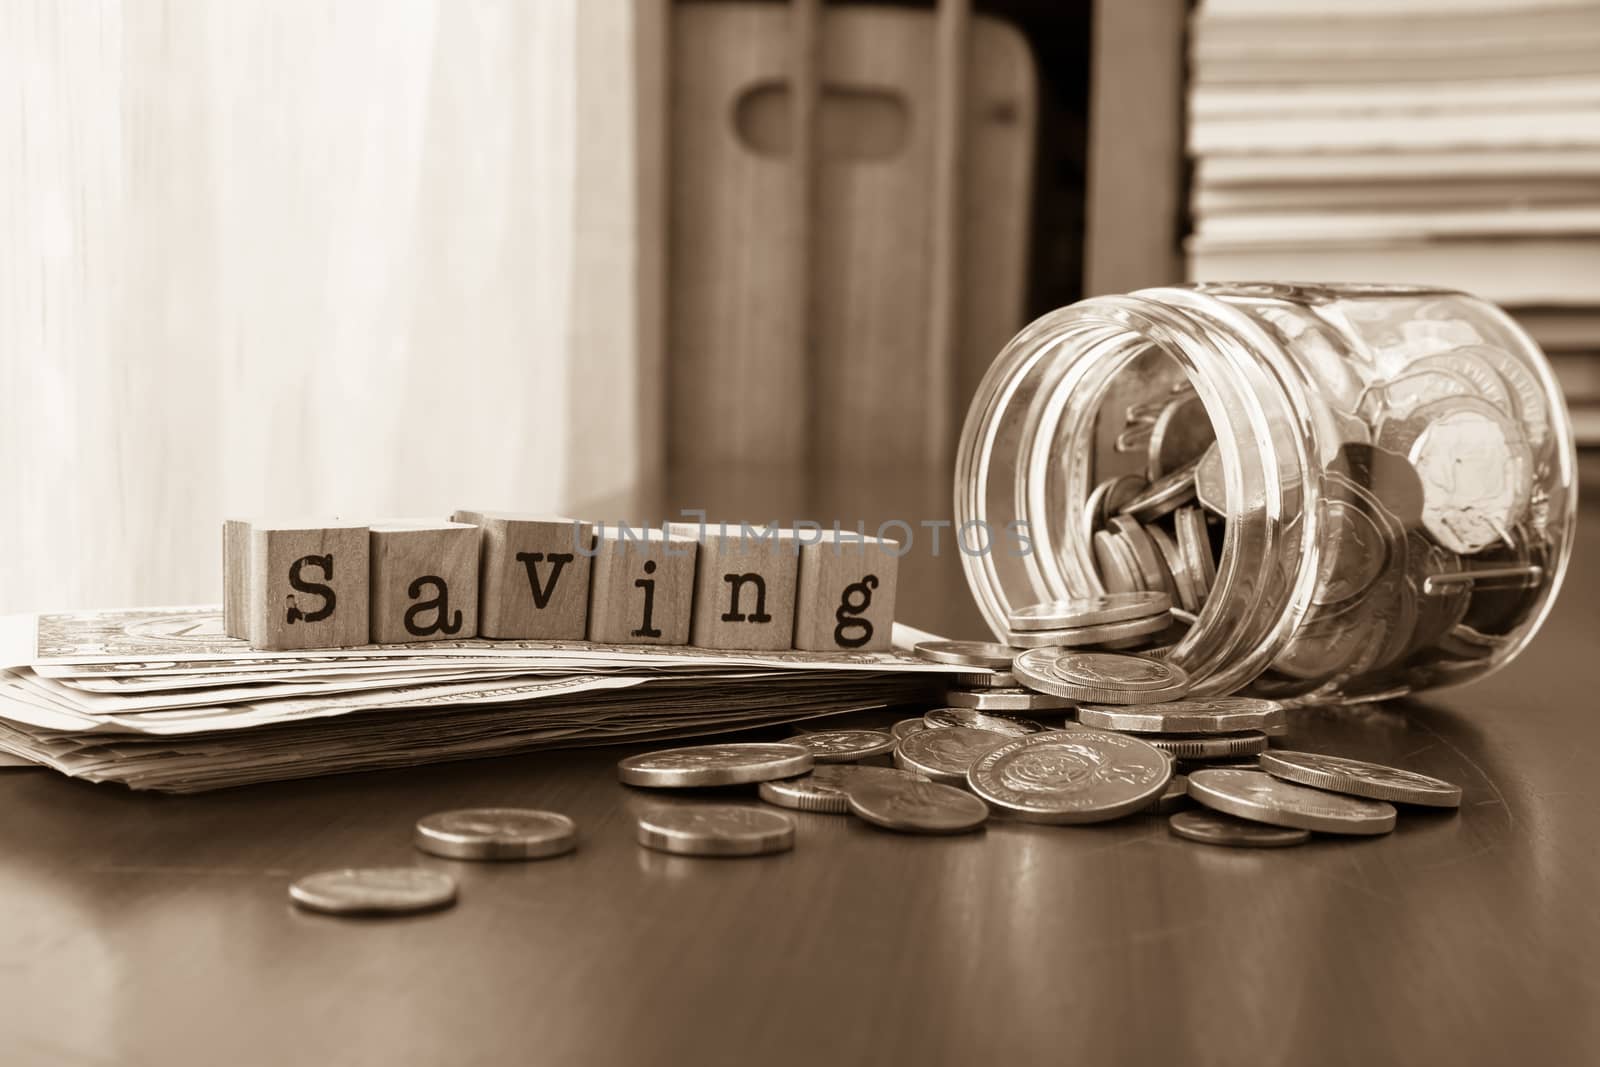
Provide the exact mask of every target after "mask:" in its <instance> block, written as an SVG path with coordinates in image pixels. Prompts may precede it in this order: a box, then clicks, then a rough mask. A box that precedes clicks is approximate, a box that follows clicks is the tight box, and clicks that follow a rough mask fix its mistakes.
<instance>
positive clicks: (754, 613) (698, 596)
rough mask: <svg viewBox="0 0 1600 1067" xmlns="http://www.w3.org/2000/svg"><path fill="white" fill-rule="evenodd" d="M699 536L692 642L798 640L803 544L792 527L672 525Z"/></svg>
mask: <svg viewBox="0 0 1600 1067" xmlns="http://www.w3.org/2000/svg"><path fill="white" fill-rule="evenodd" d="M680 530H681V531H682V532H683V533H685V534H686V535H688V536H695V535H697V534H698V535H700V536H699V541H700V558H699V561H698V562H697V563H696V565H695V579H694V614H693V618H692V620H691V622H690V626H689V643H690V644H691V645H698V646H699V647H701V648H743V649H754V650H758V651H765V652H773V651H777V650H778V649H787V648H789V647H790V642H792V641H793V640H794V590H795V581H796V579H797V578H798V577H799V573H800V546H799V543H798V542H797V541H796V540H795V536H794V531H792V530H780V529H777V528H775V527H774V528H764V527H755V528H752V527H738V526H732V527H729V526H707V527H706V528H705V530H704V533H703V534H701V529H700V527H699V526H690V525H687V524H685V525H683V526H674V527H673V533H678V532H679V531H680Z"/></svg>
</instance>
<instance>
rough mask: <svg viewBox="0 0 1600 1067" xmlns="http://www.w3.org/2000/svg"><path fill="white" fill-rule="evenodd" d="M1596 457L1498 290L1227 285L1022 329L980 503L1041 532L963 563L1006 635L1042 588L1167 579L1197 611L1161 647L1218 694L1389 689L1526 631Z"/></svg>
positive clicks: (987, 395)
mask: <svg viewBox="0 0 1600 1067" xmlns="http://www.w3.org/2000/svg"><path fill="white" fill-rule="evenodd" d="M1575 465H1576V457H1575V454H1574V451H1573V441H1572V430H1571V425H1570V423H1569V421H1568V418H1567V413H1566V409H1565V407H1564V405H1563V403H1562V399H1561V394H1560V392H1559V390H1558V389H1557V387H1556V385H1555V382H1554V379H1553V378H1552V376H1551V373H1550V369H1549V366H1548V365H1547V363H1546V362H1545V359H1544V356H1543V354H1542V353H1541V352H1540V351H1539V348H1538V346H1537V345H1535V344H1534V343H1533V341H1532V340H1531V339H1530V338H1529V337H1528V335H1527V334H1526V333H1524V332H1523V331H1522V330H1521V329H1520V328H1519V327H1518V326H1517V325H1516V324H1515V323H1514V322H1513V321H1512V320H1511V319H1510V318H1509V317H1508V316H1507V315H1506V314H1505V313H1504V312H1503V311H1501V310H1499V309H1498V308H1496V307H1494V306H1492V305H1490V304H1488V303H1486V302H1484V301H1482V300H1478V299H1476V298H1474V297H1471V296H1468V295H1466V294H1463V293H1457V292H1450V291H1443V290H1431V289H1415V288H1402V287H1393V286H1352V285H1340V286H1320V285H1285V284H1201V285H1194V286H1181V287H1172V288H1160V289H1145V290H1141V291H1139V292H1136V293H1132V294H1130V295H1127V296H1110V297H1096V298H1094V299H1090V300H1084V301H1081V302H1079V303H1077V304H1073V305H1071V306H1070V307H1066V308H1061V309H1059V310H1057V311H1054V312H1051V313H1050V314H1048V315H1046V316H1044V317H1043V318H1041V319H1039V320H1037V321H1036V322H1034V323H1032V324H1031V325H1029V326H1028V327H1027V328H1025V329H1024V330H1023V331H1022V332H1021V333H1020V334H1018V335H1017V336H1016V337H1015V338H1014V339H1013V340H1012V341H1011V343H1010V344H1009V345H1007V346H1006V348H1005V350H1004V351H1003V352H1001V353H1000V356H999V357H998V358H997V359H996V360H995V363H994V365H993V366H992V367H991V368H990V370H989V373H988V375H987V376H986V377H985V379H984V381H983V384H982V385H981V386H980V387H979V390H978V394H977V396H976V398H975V399H974V401H973V404H972V408H971V410H970V412H969V413H968V416H967V421H966V426H965V428H964V430H963V432H962V436H961V447H960V453H959V456H958V458H957V462H956V473H955V512H956V522H957V528H958V529H960V530H963V531H966V530H971V529H973V528H976V527H977V524H987V525H988V526H989V527H990V528H993V527H999V526H1003V525H1005V524H1007V523H1018V524H1025V528H1026V530H1027V538H1028V542H1029V543H1028V544H1027V545H1026V546H1025V547H1024V548H1023V549H1021V550H1018V551H1006V550H1004V549H1002V548H998V547H996V548H994V549H992V550H989V551H986V552H983V553H982V554H979V553H977V552H973V551H965V552H963V553H962V562H963V565H964V566H965V568H966V573H967V580H968V584H969V585H970V586H971V588H972V592H973V595H974V596H975V597H976V599H977V602H978V605H979V608H980V609H981V610H982V612H983V615H984V617H985V619H986V620H987V622H988V624H989V626H990V628H991V629H992V630H993V631H994V633H995V635H996V637H997V639H998V640H1002V641H1005V640H1007V639H1008V634H1009V628H1008V620H1009V617H1010V614H1011V612H1012V611H1013V610H1015V609H1017V608H1020V607H1023V606H1026V605H1029V604H1034V603H1039V602H1048V601H1055V600H1061V599H1064V598H1068V597H1077V596H1087V595H1093V594H1096V593H1100V592H1104V591H1108V590H1111V591H1118V590H1124V589H1128V588H1152V589H1162V588H1165V589H1166V590H1167V591H1168V592H1169V593H1170V594H1172V599H1173V601H1174V602H1175V604H1177V605H1178V609H1177V610H1176V611H1174V613H1173V614H1174V616H1175V618H1176V619H1178V620H1180V622H1179V623H1178V624H1175V626H1174V628H1173V629H1172V631H1171V633H1170V634H1169V635H1168V636H1166V637H1165V638H1164V639H1163V642H1162V645H1163V647H1160V648H1156V649H1154V650H1150V651H1149V652H1148V653H1147V654H1153V655H1159V656H1163V657H1165V658H1167V659H1169V660H1170V661H1171V662H1173V663H1176V664H1177V665H1179V666H1181V667H1183V668H1184V669H1186V670H1187V671H1188V672H1189V673H1190V675H1191V677H1192V679H1193V681H1194V689H1193V691H1194V692H1195V693H1197V694H1202V695H1216V694H1223V693H1233V692H1240V691H1244V692H1250V693H1252V694H1255V695H1263V696H1271V697H1276V698H1279V699H1294V700H1300V701H1312V700H1337V699H1346V700H1350V699H1378V698H1382V697H1389V696H1396V695H1399V694H1402V693H1406V692H1410V691H1412V690H1417V689H1424V688H1428V687H1432V686H1439V685H1447V684H1454V683H1458V682H1464V681H1469V680H1471V679H1474V678H1478V677H1482V676H1483V675H1485V674H1487V673H1489V672H1490V671H1492V670H1494V669H1496V668H1498V667H1499V666H1501V665H1502V664H1504V663H1506V662H1507V661H1509V660H1510V659H1511V658H1512V657H1513V656H1515V655H1516V654H1517V652H1518V651H1519V650H1521V649H1522V648H1523V646H1525V645H1526V644H1527V642H1528V641H1529V639H1530V638H1532V636H1533V634H1534V633H1535V632H1536V631H1537V630H1538V628H1539V625H1540V623H1541V622H1542V621H1543V620H1544V617H1545V615H1546V614H1547V613H1548V611H1549V609H1550V605H1551V603H1552V601H1553V599H1554V597H1555V594H1556V591H1557V589H1558V588H1559V587H1560V585H1561V579H1562V575H1563V573H1564V571H1565V569H1566V565H1567V557H1568V554H1569V553H1570V551H1571V546H1572V531H1573V523H1574V519H1575V514H1576V505H1577V479H1576V471H1575ZM1151 483H1154V484H1151ZM1169 524H1170V528H1169ZM1141 534H1142V535H1143V536H1141ZM1151 548H1154V549H1155V551H1154V552H1153V553H1152V552H1151V551H1150V549H1151ZM1184 624H1186V625H1184Z"/></svg>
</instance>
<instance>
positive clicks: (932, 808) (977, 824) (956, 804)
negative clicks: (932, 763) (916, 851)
mask: <svg viewBox="0 0 1600 1067" xmlns="http://www.w3.org/2000/svg"><path fill="white" fill-rule="evenodd" d="M929 732H930V733H931V732H933V731H929ZM917 736H919V737H920V736H921V735H920V734H919V735H917ZM850 810H851V812H853V813H854V814H855V815H856V816H857V817H858V818H861V819H863V820H865V821H866V822H869V823H871V824H872V825H874V826H881V827H882V828H883V829H885V830H901V831H905V832H910V833H922V834H962V833H967V832H968V831H971V830H978V829H981V828H982V826H983V824H984V823H986V822H988V821H989V807H988V805H986V804H985V803H984V802H983V801H981V800H979V799H978V798H977V797H975V796H973V795H972V794H971V793H968V792H965V791H963V790H960V789H957V788H955V787H954V786H949V785H940V784H938V783H937V782H910V783H900V782H867V783H864V784H862V785H861V786H860V787H859V788H856V789H852V790H851V791H850Z"/></svg>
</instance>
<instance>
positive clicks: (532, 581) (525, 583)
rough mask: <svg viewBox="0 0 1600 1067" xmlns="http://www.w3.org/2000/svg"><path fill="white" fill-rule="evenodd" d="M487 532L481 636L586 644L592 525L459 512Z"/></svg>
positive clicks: (457, 518)
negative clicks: (580, 642)
mask: <svg viewBox="0 0 1600 1067" xmlns="http://www.w3.org/2000/svg"><path fill="white" fill-rule="evenodd" d="M452 517H453V518H454V519H455V521H456V522H468V523H471V524H472V525H474V526H478V527H481V528H482V529H483V565H482V569H481V570H480V571H479V584H478V636H479V637H493V638H499V639H516V640H523V641H582V640H583V637H584V634H585V633H586V632H587V627H588V617H589V572H590V569H591V567H590V564H591V560H592V556H593V553H594V527H593V526H592V525H590V524H589V523H586V522H576V521H575V520H573V519H564V518H559V517H552V516H539V515H518V514H513V513H511V512H504V511H467V510H461V511H457V512H456V513H455V515H454V516H452Z"/></svg>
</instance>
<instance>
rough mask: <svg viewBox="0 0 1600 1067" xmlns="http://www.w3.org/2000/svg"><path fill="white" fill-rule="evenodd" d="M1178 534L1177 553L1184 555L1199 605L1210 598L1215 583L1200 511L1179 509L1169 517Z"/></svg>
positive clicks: (1212, 560)
mask: <svg viewBox="0 0 1600 1067" xmlns="http://www.w3.org/2000/svg"><path fill="white" fill-rule="evenodd" d="M1172 522H1173V528H1174V529H1175V530H1177V533H1178V551H1179V552H1181V553H1182V554H1183V560H1184V563H1185V564H1186V565H1187V567H1188V568H1189V577H1190V578H1191V579H1192V580H1193V582H1194V588H1195V592H1196V593H1197V594H1199V597H1200V603H1201V604H1204V603H1205V601H1206V597H1208V596H1210V595H1211V587H1212V586H1213V585H1215V584H1216V582H1217V563H1216V559H1215V558H1214V557H1213V556H1212V554H1211V538H1210V537H1208V536H1207V535H1206V519H1205V516H1204V515H1203V514H1201V512H1200V509H1199V508H1179V509H1178V511H1177V512H1176V514H1174V515H1173V517H1172Z"/></svg>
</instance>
